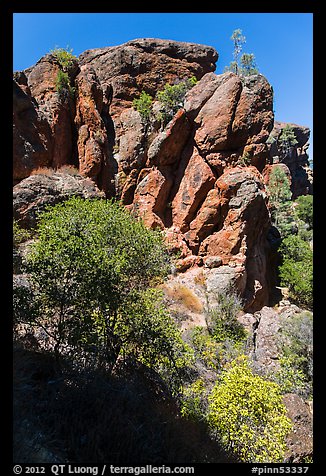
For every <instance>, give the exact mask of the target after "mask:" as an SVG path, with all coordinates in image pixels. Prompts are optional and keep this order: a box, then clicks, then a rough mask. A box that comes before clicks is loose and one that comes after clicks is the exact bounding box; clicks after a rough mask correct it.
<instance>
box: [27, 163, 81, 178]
mask: <svg viewBox="0 0 326 476" xmlns="http://www.w3.org/2000/svg"><path fill="white" fill-rule="evenodd" d="M56 172H60V173H64V174H69V175H79V170H78V169H77V167H75V166H74V165H69V164H65V165H62V166H61V167H58V168H53V167H38V168H37V169H34V170H32V172H31V175H48V176H49V177H51V176H52V175H53V174H55V173H56Z"/></svg>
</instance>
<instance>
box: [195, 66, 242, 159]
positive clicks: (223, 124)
mask: <svg viewBox="0 0 326 476" xmlns="http://www.w3.org/2000/svg"><path fill="white" fill-rule="evenodd" d="M241 89H242V84H241V80H240V78H239V76H237V75H235V74H234V73H225V74H224V75H223V78H222V80H220V81H219V85H218V87H217V89H216V90H215V92H214V93H213V95H212V96H211V97H210V98H209V99H208V101H207V102H206V103H205V104H204V105H203V107H202V108H201V109H200V111H199V113H198V114H197V116H196V118H195V123H196V124H197V130H196V134H195V142H196V145H197V147H198V149H199V150H200V152H201V153H202V154H204V153H205V154H207V153H211V152H216V151H220V150H225V149H229V148H232V147H230V145H231V144H230V132H231V127H232V121H233V118H234V114H235V111H236V107H237V104H238V101H239V98H240V94H241Z"/></svg>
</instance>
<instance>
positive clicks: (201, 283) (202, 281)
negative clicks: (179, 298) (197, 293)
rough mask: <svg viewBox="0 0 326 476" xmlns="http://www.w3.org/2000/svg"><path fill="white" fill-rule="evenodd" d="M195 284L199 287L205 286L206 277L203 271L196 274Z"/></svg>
mask: <svg viewBox="0 0 326 476" xmlns="http://www.w3.org/2000/svg"><path fill="white" fill-rule="evenodd" d="M194 283H195V284H198V285H199V286H205V284H206V276H205V273H204V271H203V270H201V271H200V272H199V273H198V274H196V276H195V277H194Z"/></svg>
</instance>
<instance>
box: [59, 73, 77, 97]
mask: <svg viewBox="0 0 326 476" xmlns="http://www.w3.org/2000/svg"><path fill="white" fill-rule="evenodd" d="M55 87H56V91H57V93H58V95H59V97H60V98H61V99H65V98H68V97H69V96H70V97H73V95H74V94H75V88H74V87H72V86H71V84H70V79H69V75H68V73H67V72H65V71H62V70H61V69H59V71H58V73H57V76H56V80H55Z"/></svg>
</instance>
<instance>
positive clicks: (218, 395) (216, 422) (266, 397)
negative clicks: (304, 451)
mask: <svg viewBox="0 0 326 476" xmlns="http://www.w3.org/2000/svg"><path fill="white" fill-rule="evenodd" d="M208 401H209V408H208V422H209V423H210V426H211V428H212V430H213V431H214V432H216V435H217V437H218V438H220V440H221V442H222V443H223V444H224V445H225V447H226V448H227V449H228V450H231V451H233V452H234V453H236V454H237V455H238V456H239V457H240V459H241V461H243V462H248V463H271V462H272V463H277V462H281V461H282V459H283V456H284V452H285V450H286V443H285V440H286V437H287V435H288V433H289V431H290V430H291V426H292V425H291V422H290V420H289V418H288V417H287V416H286V408H285V406H284V404H283V403H282V394H281V390H280V387H279V386H278V385H277V384H276V383H274V382H270V381H267V380H265V379H263V378H262V377H260V376H258V375H255V374H253V373H252V371H251V370H250V368H249V365H248V361H247V358H246V357H244V356H242V357H239V358H238V359H236V360H235V361H234V362H232V364H231V365H230V366H229V368H226V369H225V370H223V372H222V374H221V376H220V378H219V380H218V382H217V383H216V385H215V387H214V388H213V390H212V392H211V393H210V395H209V396H208Z"/></svg>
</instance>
